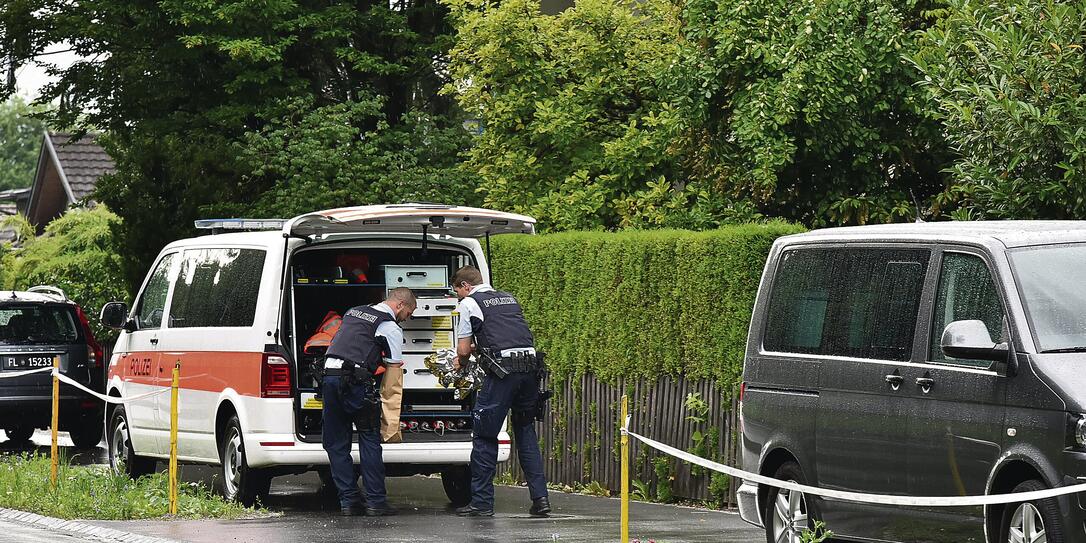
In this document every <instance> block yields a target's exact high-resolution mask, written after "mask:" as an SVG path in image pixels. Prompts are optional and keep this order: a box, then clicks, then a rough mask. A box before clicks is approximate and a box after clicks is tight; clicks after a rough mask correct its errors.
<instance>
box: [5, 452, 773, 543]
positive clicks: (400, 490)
mask: <svg viewBox="0 0 1086 543" xmlns="http://www.w3.org/2000/svg"><path fill="white" fill-rule="evenodd" d="M62 435H63V434H62ZM48 444H49V434H48V433H47V432H38V434H36V435H35V437H34V447H31V446H26V445H24V446H22V447H17V448H15V449H13V448H12V447H11V446H10V444H6V443H0V449H4V450H20V449H21V450H33V449H35V448H36V449H37V450H39V451H42V452H44V453H45V454H48V450H49V448H48ZM5 445H7V447H5ZM61 445H70V441H67V440H66V438H61ZM65 450H66V451H67V452H68V454H70V455H76V459H75V461H76V462H78V463H88V464H89V463H101V462H104V461H105V451H104V449H101V448H100V449H98V450H97V451H75V450H74V449H71V448H70V447H65ZM160 467H161V463H160ZM216 474H217V471H216V469H215V468H211V467H204V466H181V477H182V480H184V481H199V482H204V483H207V484H211V483H212V482H213V480H214V478H215V476H216ZM320 487H321V485H320V480H319V478H318V477H317V476H316V474H315V473H307V474H304V475H296V476H283V477H278V478H276V479H275V480H274V481H273V483H272V489H271V496H269V498H268V500H267V502H266V503H265V504H264V505H265V507H266V508H267V509H269V510H270V511H275V512H280V513H282V514H281V515H280V516H277V517H274V518H264V519H253V520H234V521H209V520H201V521H91V522H89V523H90V524H95V525H99V526H106V527H109V528H114V529H117V530H124V531H129V532H133V533H137V534H140V535H146V536H154V537H162V538H168V539H175V540H178V541H188V542H192V543H228V542H254V543H280V542H294V541H319V542H321V543H333V542H340V541H342V542H348V541H351V542H354V541H381V542H412V543H415V542H420V543H421V542H437V541H453V542H460V541H463V542H513V541H516V542H519V541H525V542H527V541H617V540H618V539H619V522H618V518H619V501H618V500H617V499H607V498H596V497H590V496H580V495H574V494H563V493H557V492H552V493H551V505H552V507H553V508H554V513H553V515H552V517H551V518H547V519H533V518H530V517H529V516H528V515H527V507H528V505H529V498H528V491H527V489H524V488H515V487H498V488H497V503H496V512H495V513H496V514H495V516H494V518H471V519H465V518H459V517H457V516H455V515H454V514H452V511H451V509H450V507H449V505H448V502H447V500H446V498H445V494H444V491H443V490H442V487H441V480H440V479H439V478H425V477H393V478H389V479H388V494H389V502H390V503H391V504H393V505H394V506H395V507H397V508H398V509H399V510H400V515H399V516H395V517H381V518H367V517H347V518H344V517H340V516H339V514H338V513H339V506H338V503H337V502H336V500H335V498H334V497H332V496H328V495H327V494H325V493H322V492H321V488H320ZM630 538H631V540H634V539H639V540H640V541H642V542H646V541H649V540H653V541H657V542H660V543H664V542H675V543H677V542H717V543H755V542H759V541H765V535H764V534H763V532H761V531H760V530H759V529H756V528H753V527H751V526H749V525H747V524H746V523H744V522H742V521H741V520H740V519H739V516H738V515H737V514H735V513H729V512H720V511H712V510H704V509H694V508H687V507H676V506H666V505H656V504H646V503H637V502H632V503H631V504H630Z"/></svg>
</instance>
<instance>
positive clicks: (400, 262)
mask: <svg viewBox="0 0 1086 543" xmlns="http://www.w3.org/2000/svg"><path fill="white" fill-rule="evenodd" d="M534 230H535V220H534V219H532V218H531V217H526V216H523V215H515V214H511V213H501V212H496V211H490V210H485V209H476V208H465V207H456V206H438V205H429V204H405V205H388V206H363V207H356V208H344V209H334V210H328V211H321V212H317V213H311V214H307V215H302V216H300V217H296V218H294V219H291V220H290V221H288V222H287V223H286V225H285V226H284V233H285V234H288V235H290V236H295V237H297V236H301V237H306V238H308V239H310V240H311V241H312V242H311V243H310V244H308V245H306V246H304V247H301V248H298V249H297V250H295V251H294V253H293V254H292V255H291V257H290V260H289V263H288V272H289V275H288V281H289V285H288V290H287V291H286V295H287V303H288V317H289V320H290V322H289V323H288V329H289V331H288V332H287V333H286V334H285V335H284V339H285V340H286V341H288V342H291V343H292V345H291V349H290V350H291V351H292V352H293V353H295V357H294V358H295V360H296V361H297V370H298V371H297V372H296V375H297V384H298V387H297V389H298V396H297V409H296V418H295V420H296V424H297V433H298V435H299V437H300V438H301V439H302V440H304V441H310V442H319V441H320V432H321V403H320V401H319V399H317V398H316V393H317V386H318V383H317V380H316V379H315V377H314V375H313V371H312V367H313V364H314V363H315V362H317V361H318V360H319V359H320V358H321V356H323V353H324V350H325V348H326V346H327V340H328V339H330V338H329V336H328V334H327V331H326V330H322V329H323V328H324V326H323V325H325V324H326V323H329V322H332V320H334V317H335V315H342V314H343V313H344V312H345V311H346V310H347V309H348V308H350V307H354V306H357V305H362V304H374V303H378V302H380V301H382V300H383V299H384V298H385V295H386V293H387V291H388V290H389V289H392V288H396V287H408V288H411V289H412V290H413V291H415V294H416V296H417V297H418V308H417V309H416V310H415V312H414V314H413V315H412V317H411V318H410V319H408V320H407V321H406V322H404V323H402V324H401V326H402V327H403V328H404V345H403V351H404V395H403V402H402V413H401V419H400V420H401V423H402V424H401V426H402V427H403V441H404V442H405V443H410V442H438V441H469V440H470V439H471V407H472V403H473V402H474V395H469V396H467V397H465V398H463V399H459V398H457V397H456V396H455V395H454V391H453V390H450V389H446V388H443V387H441V386H440V385H439V384H438V382H437V378H436V377H435V376H433V375H432V374H431V373H430V371H429V370H428V369H427V368H426V365H425V360H426V357H427V356H429V355H431V354H433V353H435V352H437V351H439V350H441V349H454V348H455V345H456V339H455V332H454V326H455V324H456V323H455V322H454V320H453V319H454V316H453V312H454V310H455V308H456V305H457V300H456V297H455V296H454V295H453V293H452V289H451V281H450V279H451V277H452V274H453V272H454V271H455V270H456V269H457V268H459V267H461V266H465V265H468V264H471V265H475V266H478V265H479V264H480V263H479V262H476V259H475V256H474V255H473V254H472V253H471V251H470V249H469V248H467V247H465V246H464V245H463V244H461V243H457V242H456V240H450V239H447V238H444V236H445V235H447V236H450V237H453V238H467V237H478V236H486V235H493V234H504V233H532V232H534ZM424 232H425V235H424ZM389 234H397V235H389ZM402 234H417V235H418V237H417V238H415V237H405V236H403V235H402ZM424 239H425V240H426V241H425V244H424V242H423V240H424ZM307 344H308V346H307Z"/></svg>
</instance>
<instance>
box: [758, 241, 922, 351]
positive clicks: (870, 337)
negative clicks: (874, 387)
mask: <svg viewBox="0 0 1086 543" xmlns="http://www.w3.org/2000/svg"><path fill="white" fill-rule="evenodd" d="M929 257H930V251H927V250H914V249H869V248H840V249H837V248H834V249H793V250H789V251H785V252H784V253H783V254H782V255H781V258H780V261H779V264H778V266H777V271H776V275H775V277H774V281H773V290H772V292H771V294H770V298H769V309H768V312H767V318H766V327H765V333H764V336H763V348H764V349H765V350H767V351H773V352H791V353H803V354H820V355H828V356H848V357H853V358H871V359H879V360H897V361H905V360H909V359H910V358H911V355H912V344H913V336H914V333H915V331H916V317H917V310H918V308H919V304H920V294H921V290H922V289H923V285H924V276H925V274H926V273H927V266H928V259H929Z"/></svg>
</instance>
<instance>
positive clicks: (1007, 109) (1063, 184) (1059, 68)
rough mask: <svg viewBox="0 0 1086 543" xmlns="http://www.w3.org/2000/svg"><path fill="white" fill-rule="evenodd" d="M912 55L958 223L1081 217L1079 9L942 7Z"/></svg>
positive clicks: (1085, 38) (1084, 29)
mask: <svg viewBox="0 0 1086 543" xmlns="http://www.w3.org/2000/svg"><path fill="white" fill-rule="evenodd" d="M948 4H949V5H948V7H947V9H946V10H943V14H944V17H943V18H942V19H940V21H939V23H938V24H937V25H936V26H934V27H933V28H931V29H929V30H927V31H926V32H924V33H923V34H922V35H921V39H920V41H919V49H918V50H917V52H916V54H915V55H913V56H912V60H913V61H914V62H915V64H916V66H918V67H919V69H920V70H921V71H922V72H923V74H924V76H925V78H924V82H925V85H926V87H927V89H928V90H929V91H930V92H931V96H932V97H933V98H934V101H935V103H936V104H937V105H938V111H939V115H940V116H941V118H942V121H943V124H944V126H945V128H946V137H947V138H948V140H949V142H950V144H951V145H952V146H953V148H954V150H955V151H957V153H958V155H959V156H958V157H957V158H956V160H955V161H954V162H953V166H952V167H951V168H950V172H951V175H952V177H953V179H952V186H951V188H950V190H948V191H947V192H946V193H945V194H944V195H942V197H941V199H940V205H941V206H943V207H945V208H948V209H951V210H955V208H956V213H955V214H954V216H955V217H958V218H963V219H965V218H990V219H996V218H1023V219H1041V218H1044V219H1078V218H1081V217H1082V216H1083V215H1084V214H1086V133H1084V132H1083V129H1082V126H1083V125H1084V124H1086V63H1084V62H1083V54H1084V50H1083V47H1084V46H1086V4H1083V3H1081V2H1053V1H1043V2H1036V1H1032V0H1008V1H1006V2H978V1H975V0H951V1H949V2H948Z"/></svg>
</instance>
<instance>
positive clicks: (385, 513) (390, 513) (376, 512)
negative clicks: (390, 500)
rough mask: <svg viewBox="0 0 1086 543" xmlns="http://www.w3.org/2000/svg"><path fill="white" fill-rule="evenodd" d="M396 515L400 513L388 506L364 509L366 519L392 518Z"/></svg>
mask: <svg viewBox="0 0 1086 543" xmlns="http://www.w3.org/2000/svg"><path fill="white" fill-rule="evenodd" d="M398 514H400V512H399V511H397V510H396V509H394V508H393V507H392V506H390V505H386V506H384V507H366V516H367V517H394V516H396V515H398Z"/></svg>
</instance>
